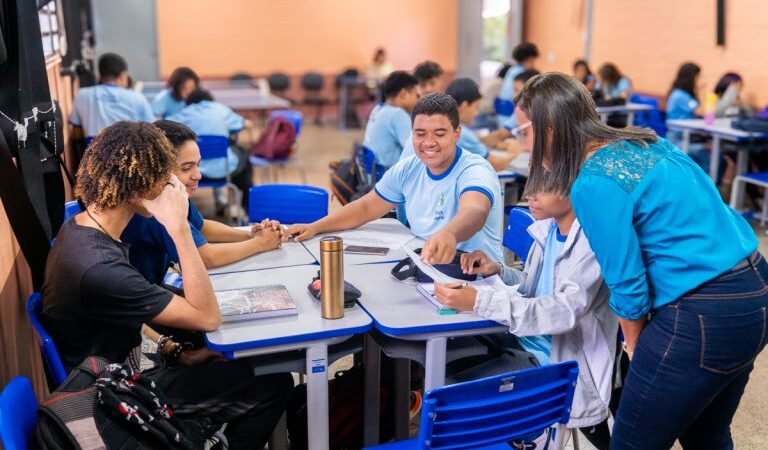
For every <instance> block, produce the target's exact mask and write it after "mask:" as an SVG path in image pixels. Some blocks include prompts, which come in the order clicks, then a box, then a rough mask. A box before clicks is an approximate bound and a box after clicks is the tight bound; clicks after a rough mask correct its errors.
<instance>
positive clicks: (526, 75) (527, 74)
mask: <svg viewBox="0 0 768 450" xmlns="http://www.w3.org/2000/svg"><path fill="white" fill-rule="evenodd" d="M540 74H541V72H539V71H538V70H536V69H530V70H524V71H522V72H520V73H518V74H517V75H516V76H515V79H514V80H513V81H520V82H522V83H523V84H525V83H526V82H527V81H528V80H530V79H531V78H533V77H535V76H536V75H540Z"/></svg>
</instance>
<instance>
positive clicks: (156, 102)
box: [152, 67, 200, 119]
mask: <svg viewBox="0 0 768 450" xmlns="http://www.w3.org/2000/svg"><path fill="white" fill-rule="evenodd" d="M199 87H200V78H199V77H198V76H197V74H196V73H195V71H193V70H192V69H190V68H189V67H177V68H175V69H174V70H173V72H172V73H171V76H170V77H168V83H167V87H166V88H165V89H163V90H162V91H160V92H158V93H157V95H155V98H154V99H153V100H152V110H153V111H154V112H155V115H156V116H157V117H160V118H163V119H164V118H166V117H168V116H171V115H173V114H176V113H177V112H179V111H181V110H182V109H184V107H185V106H187V97H189V94H191V93H192V92H194V91H196V90H197V89H198V88H199Z"/></svg>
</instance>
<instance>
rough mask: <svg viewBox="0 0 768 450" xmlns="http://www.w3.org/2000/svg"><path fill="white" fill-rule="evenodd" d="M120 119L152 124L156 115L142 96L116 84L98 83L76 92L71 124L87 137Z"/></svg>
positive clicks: (70, 118) (70, 119)
mask: <svg viewBox="0 0 768 450" xmlns="http://www.w3.org/2000/svg"><path fill="white" fill-rule="evenodd" d="M121 120H133V121H139V120H143V121H146V122H153V121H154V120H155V114H154V113H153V112H152V107H151V106H150V105H149V102H148V101H147V99H146V98H145V97H144V96H143V95H141V94H139V93H138V92H136V91H132V90H130V89H125V88H122V87H120V86H116V85H114V84H99V85H96V86H91V87H86V88H82V89H80V90H79V91H78V92H77V95H76V96H75V100H74V104H73V105H72V114H71V115H70V117H69V123H71V124H72V125H75V126H78V127H82V128H83V133H84V134H85V136H86V137H93V136H96V135H97V134H99V131H101V130H102V129H104V128H106V127H108V126H110V125H112V124H113V123H115V122H119V121H121Z"/></svg>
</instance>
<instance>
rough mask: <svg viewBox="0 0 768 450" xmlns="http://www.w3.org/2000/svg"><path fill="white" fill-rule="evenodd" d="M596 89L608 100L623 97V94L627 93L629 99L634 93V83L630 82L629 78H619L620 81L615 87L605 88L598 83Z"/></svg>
mask: <svg viewBox="0 0 768 450" xmlns="http://www.w3.org/2000/svg"><path fill="white" fill-rule="evenodd" d="M595 89H597V90H598V91H601V92H602V93H603V95H605V96H606V97H608V98H618V97H621V94H624V93H626V94H627V97H629V95H630V94H631V93H632V82H631V81H629V78H627V77H621V78H619V81H617V82H616V84H614V85H613V86H605V87H603V86H602V85H601V83H599V82H598V83H597V84H596V85H595Z"/></svg>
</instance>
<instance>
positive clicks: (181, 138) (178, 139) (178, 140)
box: [154, 120, 197, 151]
mask: <svg viewBox="0 0 768 450" xmlns="http://www.w3.org/2000/svg"><path fill="white" fill-rule="evenodd" d="M154 125H155V126H156V127H157V128H159V129H160V131H162V132H163V134H165V137H166V138H168V140H169V141H171V145H173V148H174V149H175V150H177V151H178V150H179V147H181V145H182V144H183V143H185V142H187V141H196V140H197V134H196V133H195V132H194V131H192V128H189V127H188V126H186V125H184V124H183V123H179V122H174V121H173V120H158V121H156V122H155V123H154Z"/></svg>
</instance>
